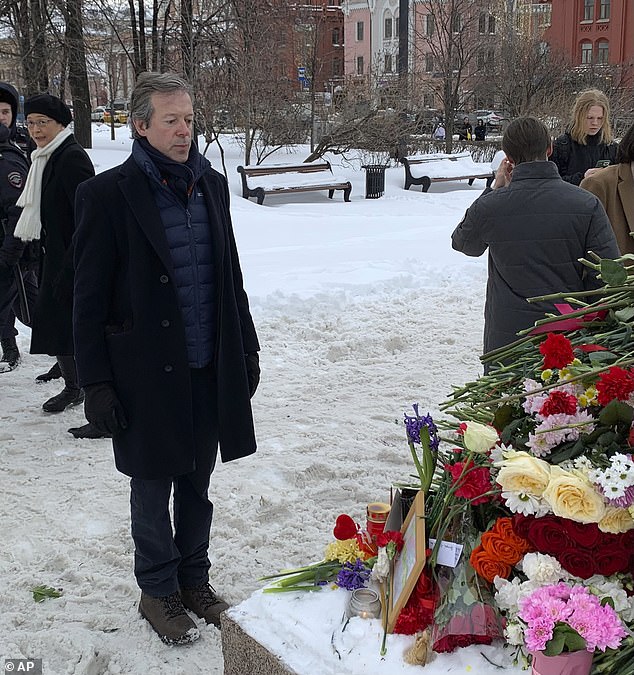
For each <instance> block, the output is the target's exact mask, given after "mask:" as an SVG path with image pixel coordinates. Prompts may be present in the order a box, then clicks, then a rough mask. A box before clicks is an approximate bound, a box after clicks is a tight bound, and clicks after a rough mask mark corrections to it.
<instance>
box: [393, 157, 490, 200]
mask: <svg viewBox="0 0 634 675" xmlns="http://www.w3.org/2000/svg"><path fill="white" fill-rule="evenodd" d="M401 162H402V163H403V166H404V167H405V190H409V188H410V186H412V185H421V186H422V188H423V192H427V190H429V187H430V185H431V184H432V183H438V182H441V181H453V180H468V181H469V185H473V181H474V180H476V179H483V180H486V184H487V187H489V186H490V185H491V183H492V182H493V178H494V173H493V170H492V169H491V164H487V163H481V162H474V161H473V158H472V157H471V154H470V153H468V152H460V153H456V154H455V155H446V154H442V153H435V154H429V155H411V156H410V157H403V158H402V159H401Z"/></svg>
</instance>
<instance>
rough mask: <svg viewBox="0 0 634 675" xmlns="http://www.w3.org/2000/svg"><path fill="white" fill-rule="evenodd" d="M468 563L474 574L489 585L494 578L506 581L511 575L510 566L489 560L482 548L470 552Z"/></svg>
mask: <svg viewBox="0 0 634 675" xmlns="http://www.w3.org/2000/svg"><path fill="white" fill-rule="evenodd" d="M470 562H471V566H472V567H473V569H474V570H475V571H476V573H477V574H478V575H480V576H481V577H482V578H483V579H486V580H487V581H488V582H490V583H493V580H494V579H495V577H496V576H498V577H502V578H503V579H508V578H509V576H510V575H511V566H510V565H507V564H506V563H504V562H502V561H501V560H499V559H495V558H491V557H490V556H489V554H488V553H487V552H486V551H485V550H484V549H483V548H482V546H478V547H476V548H474V549H473V551H471V558H470Z"/></svg>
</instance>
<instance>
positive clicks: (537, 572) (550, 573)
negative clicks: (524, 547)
mask: <svg viewBox="0 0 634 675" xmlns="http://www.w3.org/2000/svg"><path fill="white" fill-rule="evenodd" d="M521 565H522V569H523V570H524V574H526V576H527V577H528V578H529V580H530V581H537V582H539V583H541V584H556V583H557V582H559V581H561V580H562V579H566V578H567V577H568V574H567V573H566V572H564V571H563V569H562V568H561V565H560V564H559V561H558V560H557V559H556V558H553V557H552V556H551V555H546V554H544V553H527V554H526V555H525V556H524V557H523V558H522V562H521Z"/></svg>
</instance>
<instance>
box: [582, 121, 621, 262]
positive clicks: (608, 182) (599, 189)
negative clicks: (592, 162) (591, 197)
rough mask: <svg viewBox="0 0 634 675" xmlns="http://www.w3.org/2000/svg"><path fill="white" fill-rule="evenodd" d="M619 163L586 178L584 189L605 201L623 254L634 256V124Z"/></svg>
mask: <svg viewBox="0 0 634 675" xmlns="http://www.w3.org/2000/svg"><path fill="white" fill-rule="evenodd" d="M616 161H617V164H615V165H614V166H608V167H607V168H606V169H604V170H603V171H599V172H598V173H596V174H594V175H592V176H588V178H584V179H583V180H582V181H581V187H582V188H583V189H584V190H588V191H590V192H592V194H595V195H596V196H597V197H598V198H599V199H600V200H601V203H602V204H603V207H604V208H605V212H606V213H607V214H608V218H609V219H610V224H611V225H612V229H613V230H614V234H615V235H616V241H617V243H618V245H619V250H620V251H621V253H622V254H623V255H625V254H626V253H629V254H634V238H633V237H632V233H634V124H633V125H632V126H631V127H630V128H629V129H628V130H627V131H626V132H625V134H624V136H623V138H622V139H621V142H620V143H619V149H618V151H617V153H616Z"/></svg>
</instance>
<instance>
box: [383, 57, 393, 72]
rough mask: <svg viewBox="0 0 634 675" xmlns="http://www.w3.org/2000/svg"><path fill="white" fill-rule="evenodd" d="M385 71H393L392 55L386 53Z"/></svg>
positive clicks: (384, 59) (384, 60)
mask: <svg viewBox="0 0 634 675" xmlns="http://www.w3.org/2000/svg"><path fill="white" fill-rule="evenodd" d="M383 72H384V73H391V72H392V55H391V54H385V56H384V58H383Z"/></svg>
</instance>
